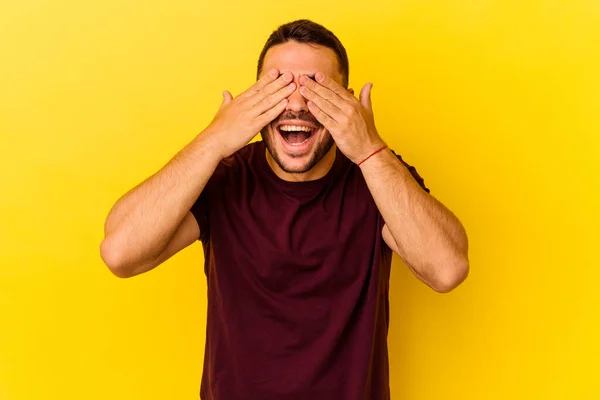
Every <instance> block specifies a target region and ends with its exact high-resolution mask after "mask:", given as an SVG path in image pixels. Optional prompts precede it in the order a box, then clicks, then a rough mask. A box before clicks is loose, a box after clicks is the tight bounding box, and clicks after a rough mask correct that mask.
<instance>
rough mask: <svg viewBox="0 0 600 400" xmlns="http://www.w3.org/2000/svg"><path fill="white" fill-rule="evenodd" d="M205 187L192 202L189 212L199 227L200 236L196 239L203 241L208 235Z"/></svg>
mask: <svg viewBox="0 0 600 400" xmlns="http://www.w3.org/2000/svg"><path fill="white" fill-rule="evenodd" d="M206 189H207V188H205V189H204V190H203V191H202V193H201V194H200V196H199V197H198V199H197V200H196V201H195V202H194V204H193V205H192V208H191V210H190V211H191V213H192V215H193V216H194V218H196V222H197V223H198V227H199V228H200V236H199V237H198V240H200V241H202V242H203V243H205V242H206V241H207V240H208V237H209V236H210V233H209V232H210V231H209V230H210V228H209V224H208V193H207V192H208V190H206Z"/></svg>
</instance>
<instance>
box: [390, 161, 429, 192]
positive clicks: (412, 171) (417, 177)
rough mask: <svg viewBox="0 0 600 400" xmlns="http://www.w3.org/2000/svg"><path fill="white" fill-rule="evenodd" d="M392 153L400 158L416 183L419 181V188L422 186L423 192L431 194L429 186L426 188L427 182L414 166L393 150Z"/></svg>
mask: <svg viewBox="0 0 600 400" xmlns="http://www.w3.org/2000/svg"><path fill="white" fill-rule="evenodd" d="M392 152H393V153H394V155H395V156H396V157H397V158H398V160H400V162H401V163H402V164H404V166H405V167H406V168H407V169H408V171H409V172H410V174H411V175H412V176H413V178H414V179H415V181H417V183H418V184H419V186H421V188H423V190H424V191H426V192H427V193H430V190H429V188H428V187H427V186H425V180H424V179H423V177H421V175H419V173H418V172H417V169H416V168H415V167H414V166H412V165H410V164H408V163H407V162H406V161H404V160H403V159H402V156H401V155H399V154H396V152H394V151H393V150H392Z"/></svg>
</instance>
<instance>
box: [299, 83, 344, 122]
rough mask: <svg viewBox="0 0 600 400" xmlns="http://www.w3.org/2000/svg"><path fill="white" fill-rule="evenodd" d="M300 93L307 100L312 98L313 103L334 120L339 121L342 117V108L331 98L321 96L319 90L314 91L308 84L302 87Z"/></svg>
mask: <svg viewBox="0 0 600 400" xmlns="http://www.w3.org/2000/svg"><path fill="white" fill-rule="evenodd" d="M300 94H301V95H302V96H303V97H304V98H306V99H307V100H310V101H312V102H313V103H315V104H316V105H317V107H319V109H321V110H322V111H323V112H325V113H326V114H327V115H329V116H330V117H331V118H333V119H334V120H336V121H339V120H340V118H341V117H342V115H343V111H342V110H340V109H339V108H338V107H337V106H336V105H335V104H333V103H332V102H330V101H329V100H327V99H325V98H323V97H321V96H320V95H319V94H318V93H317V92H314V91H312V90H311V89H309V88H308V87H307V86H304V87H302V88H300Z"/></svg>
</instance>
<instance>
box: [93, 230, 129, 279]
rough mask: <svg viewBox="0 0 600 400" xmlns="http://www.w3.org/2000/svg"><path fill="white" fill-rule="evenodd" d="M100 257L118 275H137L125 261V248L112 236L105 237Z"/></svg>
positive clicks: (101, 244) (120, 276) (119, 276)
mask: <svg viewBox="0 0 600 400" xmlns="http://www.w3.org/2000/svg"><path fill="white" fill-rule="evenodd" d="M100 257H101V258H102V261H104V264H105V265H106V266H107V267H108V269H109V270H110V272H112V273H113V275H115V276H116V277H118V278H130V277H132V276H134V275H135V274H134V273H133V271H131V269H130V268H128V267H127V265H126V263H125V257H124V252H123V250H122V249H121V248H120V247H119V246H118V245H117V244H116V243H115V241H114V240H112V239H111V238H105V239H104V240H103V241H102V243H100Z"/></svg>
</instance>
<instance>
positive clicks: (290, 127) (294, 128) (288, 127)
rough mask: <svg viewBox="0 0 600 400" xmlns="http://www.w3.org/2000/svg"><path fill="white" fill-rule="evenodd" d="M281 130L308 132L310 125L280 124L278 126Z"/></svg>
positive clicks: (310, 129)
mask: <svg viewBox="0 0 600 400" xmlns="http://www.w3.org/2000/svg"><path fill="white" fill-rule="evenodd" d="M279 129H281V130H282V131H285V132H310V131H312V128H311V127H308V126H298V125H281V126H280V127H279Z"/></svg>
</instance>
